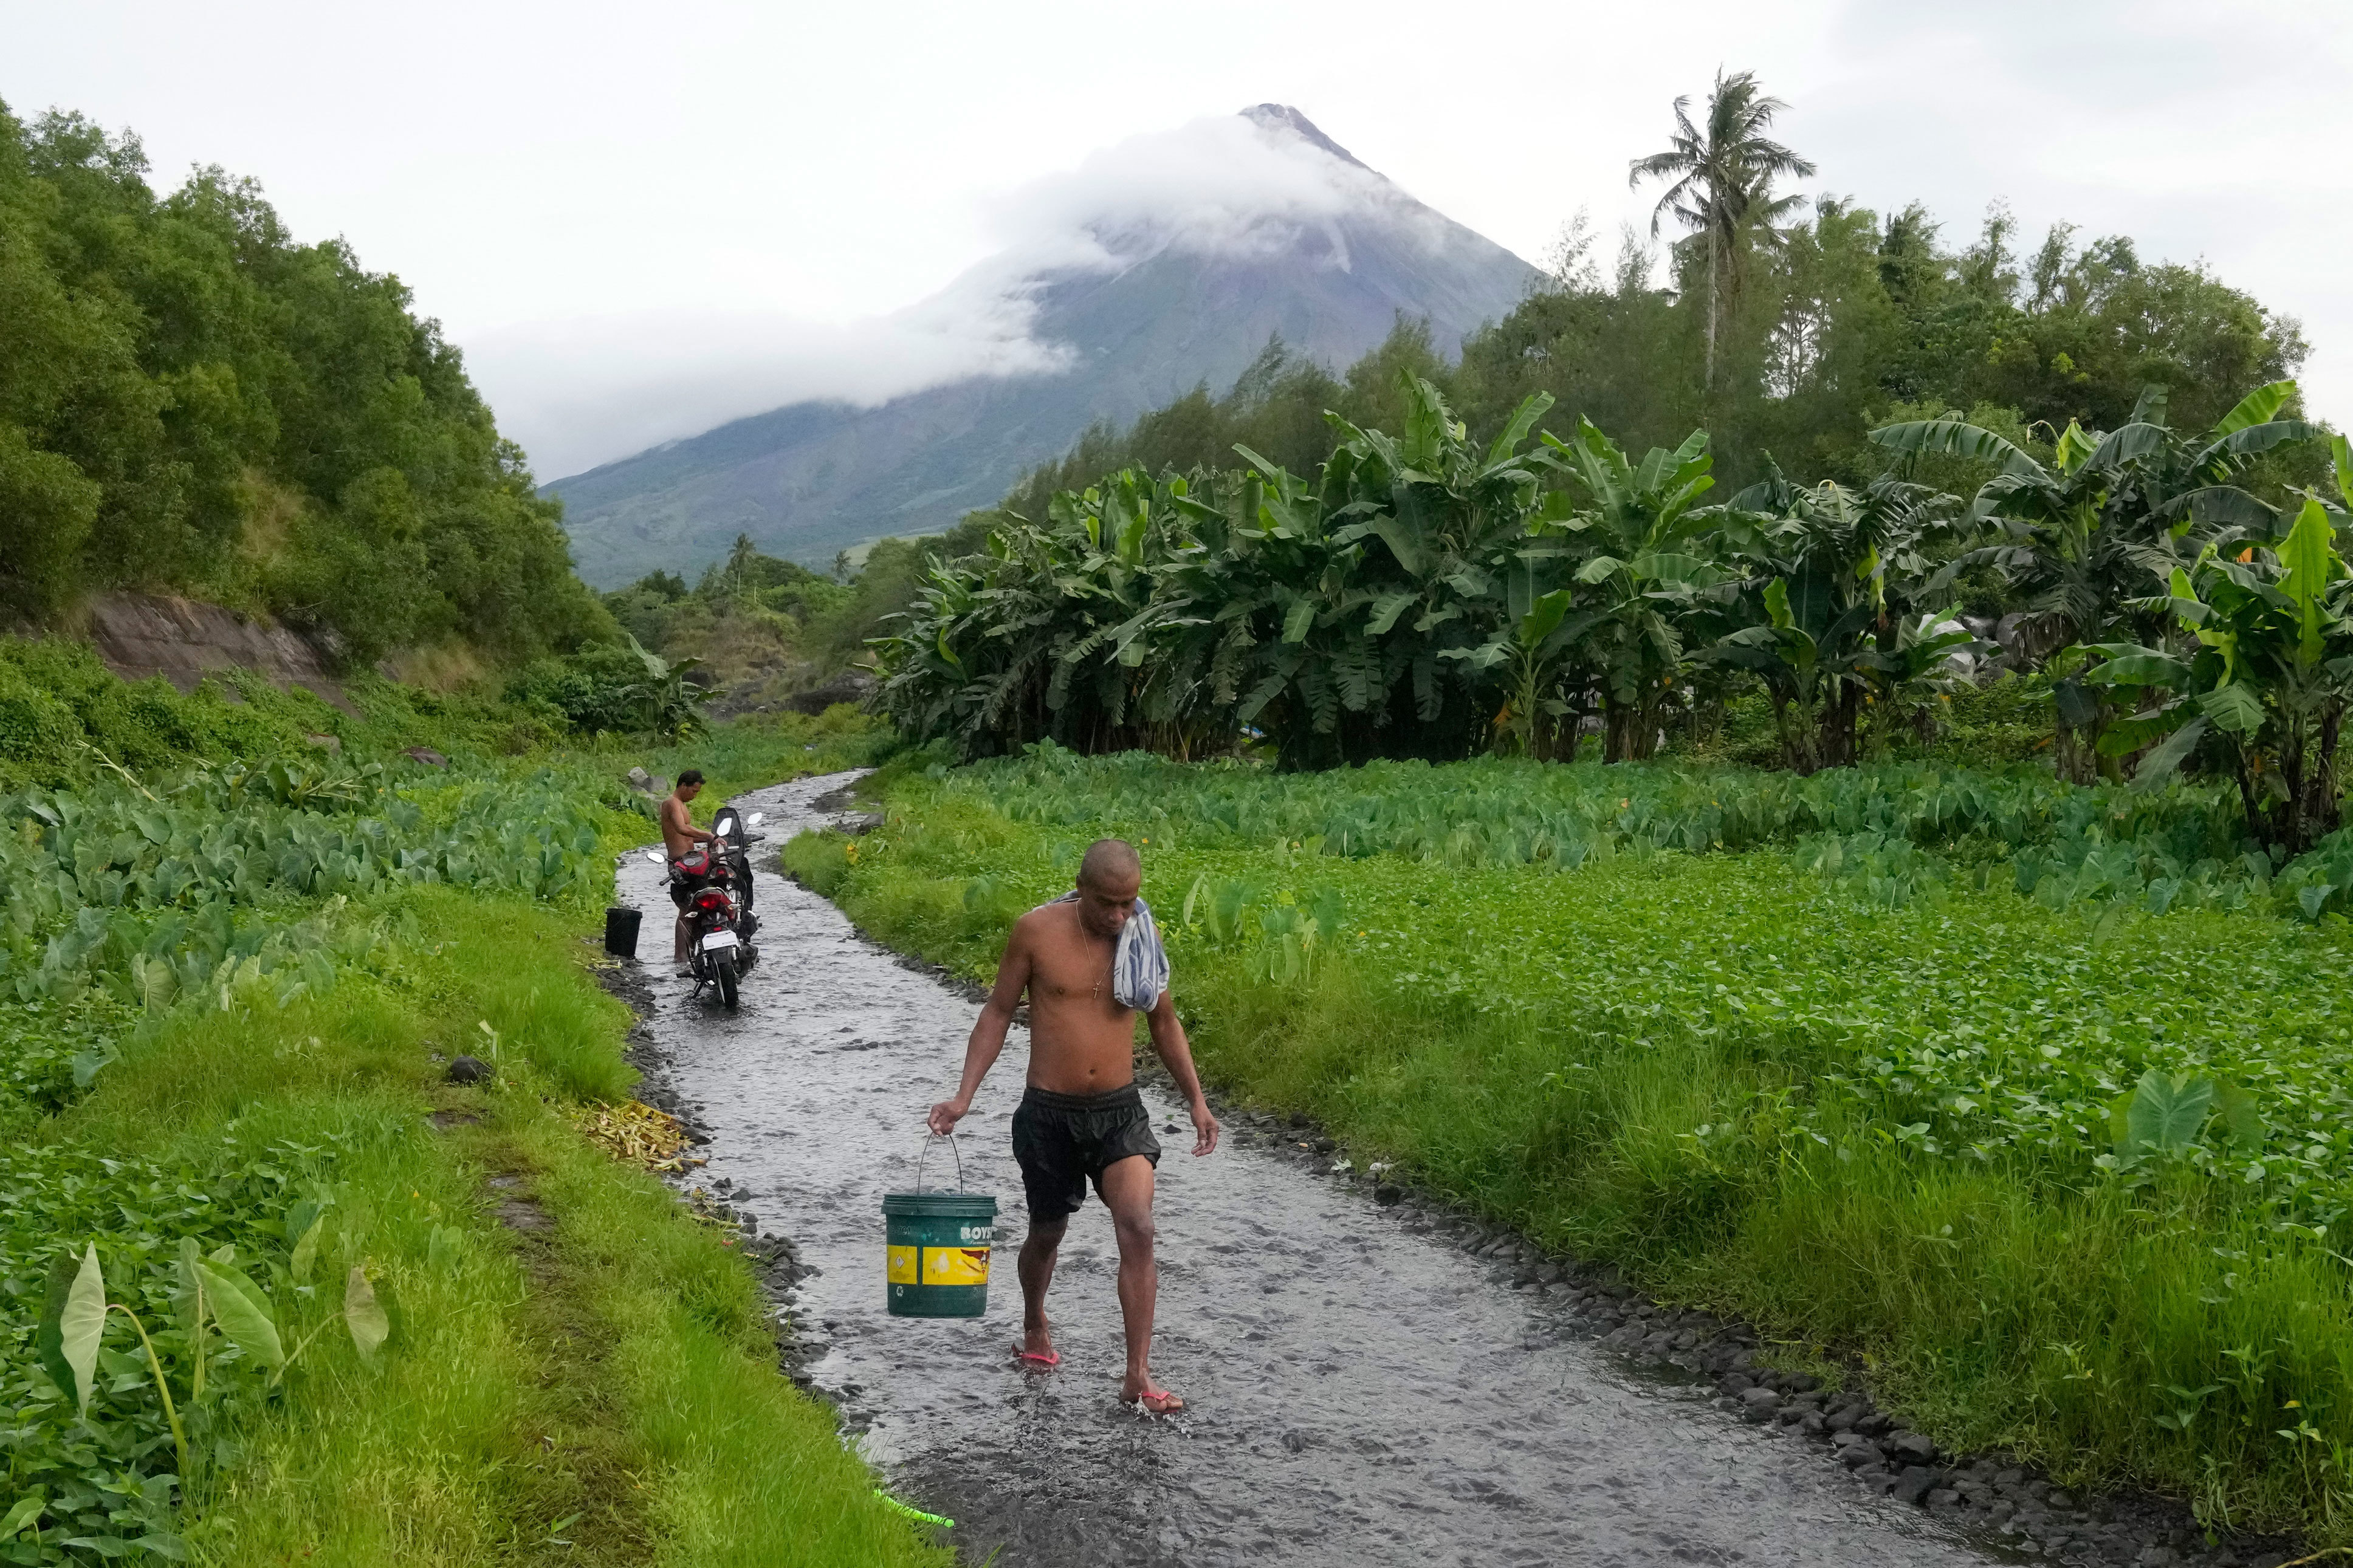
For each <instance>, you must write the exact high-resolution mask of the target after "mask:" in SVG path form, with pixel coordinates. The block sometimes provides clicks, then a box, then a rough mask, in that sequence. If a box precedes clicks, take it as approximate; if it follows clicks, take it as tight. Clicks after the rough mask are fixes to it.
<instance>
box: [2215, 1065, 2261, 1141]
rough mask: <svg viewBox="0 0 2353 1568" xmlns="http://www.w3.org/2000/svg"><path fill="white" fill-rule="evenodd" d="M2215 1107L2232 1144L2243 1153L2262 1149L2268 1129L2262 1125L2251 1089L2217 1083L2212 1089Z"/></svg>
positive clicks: (2229, 1083) (2243, 1086) (2233, 1084)
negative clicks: (2229, 1132)
mask: <svg viewBox="0 0 2353 1568" xmlns="http://www.w3.org/2000/svg"><path fill="white" fill-rule="evenodd" d="M2214 1104H2215V1108H2216V1109H2217V1110H2221V1113H2222V1125H2223V1126H2225V1127H2227V1128H2229V1129H2230V1130H2231V1142H2232V1143H2233V1144H2235V1145H2236V1146H2237V1147H2238V1148H2239V1149H2240V1151H2241V1152H2245V1153H2253V1152H2254V1151H2256V1150H2258V1149H2261V1148H2262V1147H2263V1139H2264V1137H2265V1136H2266V1135H2267V1134H2268V1133H2269V1132H2270V1131H2271V1129H2270V1128H2268V1127H2266V1126H2265V1125H2264V1124H2263V1111H2262V1110H2260V1109H2258V1108H2257V1106H2256V1104H2255V1096H2254V1091H2253V1090H2252V1089H2249V1088H2247V1086H2246V1085H2244V1084H2242V1083H2231V1082H2227V1081H2225V1082H2222V1083H2219V1084H2217V1085H2215V1086H2214Z"/></svg>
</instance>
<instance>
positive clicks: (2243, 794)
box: [2085, 437, 2353, 856]
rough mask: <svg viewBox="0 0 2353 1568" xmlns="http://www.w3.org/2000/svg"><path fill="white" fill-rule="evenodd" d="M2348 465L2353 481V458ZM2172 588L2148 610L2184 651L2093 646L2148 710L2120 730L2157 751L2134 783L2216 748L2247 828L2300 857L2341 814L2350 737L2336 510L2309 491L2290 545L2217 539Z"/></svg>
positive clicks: (2352, 646) (2348, 594) (2346, 578)
mask: <svg viewBox="0 0 2353 1568" xmlns="http://www.w3.org/2000/svg"><path fill="white" fill-rule="evenodd" d="M2339 442H2340V447H2341V443H2342V437H2339ZM2340 461H2341V463H2342V464H2343V466H2342V468H2340V471H2341V472H2344V473H2345V474H2346V477H2347V480H2348V483H2353V461H2346V460H2344V459H2340ZM2165 582H2166V589H2167V591H2166V592H2165V593H2164V594H2161V595H2154V596H2152V597H2149V598H2147V599H2146V600H2144V601H2142V602H2141V603H2142V605H2143V606H2144V607H2145V608H2146V609H2147V610H2148V611H2150V612H2151V613H2156V614H2163V615H2166V616H2169V617H2170V618H2171V619H2172V620H2173V621H2174V622H2175V623H2176V625H2178V626H2179V628H2180V630H2181V632H2182V633H2183V634H2186V635H2185V637H2184V638H2183V640H2182V641H2181V642H2180V643H2179V644H2177V645H2175V646H2170V647H2167V646H2158V647H2152V646H2149V645H2148V644H2146V643H2125V642H2117V643H2105V644H2100V645H2097V646H2095V647H2092V648H2091V649H2089V650H2088V651H2089V652H2091V653H2093V654H2096V655H2097V656H2098V662H2097V663H2096V664H2095V665H2094V666H2093V667H2092V668H2090V670H2089V671H2088V673H2087V674H2086V676H2085V679H2087V680H2088V681H2091V682H2094V683H2096V684H2098V685H2101V686H2105V687H2107V688H2109V689H2116V690H2123V691H2128V692H2131V693H2133V694H2134V695H2135V697H2136V698H2137V700H2138V702H2139V703H2141V704H2142V705H2143V706H2144V710H2143V711H2141V712H2138V713H2136V714H2135V715H2134V716H2133V717H2132V718H2130V719H2128V720H2126V721H2123V724H2122V726H2120V728H2121V730H2122V733H2123V735H2124V737H2125V739H2126V741H2127V742H2129V743H2131V744H2134V745H2136V746H2148V745H2153V746H2154V749H2153V750H2152V751H2150V752H2149V753H2148V755H2147V757H2146V758H2145V759H2144V760H2143V761H2142V763H2141V764H2140V767H2139V769H2138V770H2137V774H2136V777H2135V780H2134V783H2135V784H2136V785H2137V786H2138V787H2141V788H2148V787H2152V786H2154V785H2155V784H2158V783H2160V782H2162V781H2163V780H2164V779H2166V778H2168V777H2169V776H2170V775H2171V774H2172V773H2174V772H2175V770H2177V769H2178V768H2179V766H2180V765H2181V763H2183V762H2184V761H2186V760H2187V759H2188V758H2189V756H2190V755H2191V754H2192V753H2193V752H2196V751H2198V750H2199V749H2200V746H2201V745H2206V746H2211V747H2212V748H2213V749H2215V750H2216V751H2218V752H2220V753H2221V758H2222V760H2223V762H2224V763H2225V765H2226V766H2227V767H2228V768H2229V770H2230V771H2231V772H2232V774H2234V775H2235V777H2236V779H2237V782H2238V785H2239V795H2240V802H2241V806H2242V810H2243V811H2244V813H2245V818H2246V825H2247V830H2248V832H2249V833H2250V834H2252V835H2253V836H2254V837H2257V838H2258V839H2260V840H2261V841H2263V843H2265V844H2268V845H2273V846H2275V847H2278V848H2279V849H2281V850H2282V851H2284V853H2286V854H2288V855H2291V856H2293V855H2300V854H2302V853H2303V852H2304V851H2305V850H2306V849H2308V848H2310V847H2312V846H2313V844H2314V843H2315V842H2316V841H2317V840H2318V839H2319V838H2321V837H2325V836H2326V835H2327V834H2329V833H2331V832H2334V831H2335V830H2336V828H2337V826H2338V824H2339V822H2340V820H2341V819H2340V815H2339V808H2338V805H2337V751H2338V741H2339V736H2340V731H2341V730H2342V728H2343V724H2344V718H2345V711H2346V706H2347V702H2348V698H2353V574H2348V571H2347V568H2346V564H2345V562H2344V560H2343V558H2342V557H2341V556H2339V555H2338V553H2337V542H2336V528H2335V525H2334V521H2333V519H2332V517H2331V514H2330V511H2329V510H2328V509H2327V507H2325V506H2323V505H2322V503H2321V501H2320V500H2319V499H2318V498H2317V497H2316V496H2307V497H2306V499H2305V501H2304V504H2303V506H2302V507H2300V508H2299V509H2298V510H2297V511H2296V514H2295V521H2294V523H2292V524H2291V525H2289V527H2288V529H2287V531H2286V533H2285V534H2284V536H2283V537H2280V538H2278V539H2275V540H2273V541H2270V542H2266V543H2263V544H2259V545H2249V546H2247V547H2246V548H2244V549H2242V550H2240V551H2238V552H2236V553H2232V552H2230V551H2229V550H2227V549H2225V548H2222V547H2221V546H2218V545H2216V544H2214V543H2211V542H2210V543H2209V544H2208V545H2207V546H2206V548H2205V549H2204V550H2203V551H2202V552H2200V554H2199V556H2198V558H2197V560H2196V561H2195V562H2194V563H2192V564H2191V565H2190V566H2189V567H2188V568H2183V567H2179V566H2177V567H2173V568H2171V569H2170V571H2169V572H2168V574H2167V576H2166V579H2165ZM2150 704H2153V705H2150Z"/></svg>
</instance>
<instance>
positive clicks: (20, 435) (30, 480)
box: [0, 107, 610, 668]
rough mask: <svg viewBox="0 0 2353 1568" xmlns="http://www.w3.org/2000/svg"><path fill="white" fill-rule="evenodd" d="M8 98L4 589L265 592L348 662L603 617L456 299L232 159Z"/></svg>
mask: <svg viewBox="0 0 2353 1568" xmlns="http://www.w3.org/2000/svg"><path fill="white" fill-rule="evenodd" d="M146 174H147V165H146V159H145V156H144V154H143V153H142V152H141V150H140V146H139V143H138V142H137V140H136V139H135V138H134V137H132V136H131V135H130V134H128V133H123V134H121V135H114V136H110V135H108V134H106V133H105V132H103V131H102V130H100V128H99V127H97V126H95V125H92V124H91V123H90V122H89V121H86V120H84V119H82V118H80V117H79V116H76V115H65V114H55V113H52V114H47V115H45V116H43V117H42V118H41V119H39V120H38V121H35V122H34V123H33V124H31V125H30V126H27V125H26V124H25V123H24V122H22V121H18V120H16V119H15V118H14V117H12V116H10V115H9V114H8V113H7V111H6V110H5V107H0V519H5V527H0V609H5V610H6V611H10V612H14V613H15V614H16V615H17V616H26V617H31V618H40V619H47V618H51V617H54V616H58V615H60V614H62V613H64V612H66V611H68V610H69V609H70V608H71V607H72V606H73V605H74V604H75V603H76V602H77V601H78V600H79V598H80V597H81V596H82V595H86V594H87V593H89V592H90V591H92V590H96V589H104V588H110V587H126V588H148V589H161V590H168V591H177V592H185V593H188V594H191V595H196V596H199V597H204V598H207V599H212V600H216V601H218V602H221V603H225V604H229V605H238V606H243V607H248V608H252V609H257V610H263V611H268V612H270V613H272V614H275V615H277V616H280V617H281V618H283V619H285V620H287V621H288V622H290V623H291V624H294V625H296V626H302V627H304V628H305V629H308V630H311V631H312V632H314V633H316V634H318V635H320V636H321V637H322V639H323V640H325V641H327V642H328V643H329V644H330V645H331V646H332V647H336V648H337V649H339V650H340V652H341V654H342V656H343V658H344V659H345V660H346V661H347V662H348V663H349V664H351V665H352V666H353V667H355V668H364V667H366V666H367V665H369V664H372V663H373V662H374V661H375V660H376V659H377V658H380V657H382V656H383V655H384V654H385V653H387V652H389V651H391V650H394V649H396V648H404V647H417V646H421V645H430V644H434V643H437V642H440V641H443V640H448V639H461V640H463V641H466V642H468V643H470V644H472V645H474V646H476V647H480V648H482V649H484V650H486V651H488V652H489V653H490V654H491V655H492V656H493V657H495V658H509V659H511V658H525V657H530V656H532V655H535V654H538V653H542V652H544V651H546V650H549V649H551V648H565V647H572V646H573V645H575V644H576V643H578V642H580V641H581V640H583V639H584V638H590V637H597V636H609V635H610V634H609V625H610V623H609V621H608V620H607V618H606V616H605V615H604V613H603V612H602V610H601V609H600V608H599V607H598V605H597V604H596V599H595V595H592V594H591V593H590V592H589V591H588V590H587V588H586V586H585V585H583V584H581V583H580V582H579V581H578V580H577V579H576V578H575V577H574V575H573V574H572V568H571V563H570V560H569V557H568V555H567V553H566V549H565V541H564V536H563V533H562V531H561V530H560V529H559V528H558V527H557V524H556V509H555V507H554V505H553V504H552V503H550V502H546V501H543V500H539V499H538V498H537V496H536V495H535V494H534V492H533V484H532V479H531V476H530V475H529V474H528V473H527V472H526V471H525V470H524V468H523V463H522V454H521V452H520V451H519V450H518V449H517V448H516V447H513V446H512V444H511V443H508V442H506V441H503V440H501V438H500V437H499V434H498V431H497V429H496V427H495V426H494V425H493V424H492V422H491V413H490V410H489V409H488V408H487V407H485V406H484V405H483V404H482V401H481V399H480V397H479V396H478V395H476V393H475V391H474V389H473V387H472V386H471V384H469V382H468V381H467V379H466V375H465V371H464V368H463V366H462V364H461V363H460V361H459V354H458V352H457V351H456V350H455V349H453V348H451V347H450V346H449V345H448V343H446V342H443V341H442V339H441V335H440V331H439V328H438V324H437V323H435V322H432V321H420V320H418V319H417V317H416V316H415V315H414V314H412V313H411V311H410V309H409V296H408V292H407V290H406V289H405V288H403V287H402V285H401V284H400V282H399V281H398V279H394V278H391V277H388V276H385V275H383V274H377V273H370V272H368V271H365V270H364V268H362V267H361V266H360V264H359V261H358V259H357V258H355V257H353V255H352V253H351V251H350V249H349V247H346V246H345V245H343V242H341V241H340V240H337V241H328V242H323V243H320V244H314V245H301V244H298V243H296V241H295V240H294V239H293V238H292V237H291V236H290V235H289V234H288V233H287V232H286V230H285V227H284V226H283V225H282V224H281V223H280V220H279V217H278V216H277V214H276V213H275V212H274V211H272V210H271V208H270V206H269V204H268V203H267V202H265V201H264V200H263V199H262V197H261V194H260V191H259V187H258V186H256V185H255V184H253V183H252V182H251V181H249V180H241V179H237V178H233V177H231V176H230V175H228V174H225V173H223V172H222V171H220V170H219V169H217V168H212V169H205V170H200V171H198V172H197V173H196V174H195V175H194V176H192V177H191V178H190V180H189V181H188V182H187V184H185V185H184V186H182V187H181V188H180V189H179V190H177V191H175V192H173V193H171V194H170V195H164V196H160V197H159V196H158V195H156V194H155V193H154V191H153V189H151V187H150V186H149V185H148V184H147V180H146Z"/></svg>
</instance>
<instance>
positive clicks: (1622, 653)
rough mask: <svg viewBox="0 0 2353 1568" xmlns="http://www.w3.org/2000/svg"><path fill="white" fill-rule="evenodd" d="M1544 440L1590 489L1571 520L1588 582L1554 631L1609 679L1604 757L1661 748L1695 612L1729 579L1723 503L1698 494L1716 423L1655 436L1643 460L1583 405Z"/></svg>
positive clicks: (1581, 581) (1602, 681)
mask: <svg viewBox="0 0 2353 1568" xmlns="http://www.w3.org/2000/svg"><path fill="white" fill-rule="evenodd" d="M1544 442H1545V446H1546V448H1548V451H1547V453H1546V457H1547V459H1548V461H1549V462H1550V464H1551V466H1552V467H1553V468H1556V469H1557V470H1558V471H1560V472H1563V473H1565V474H1567V476H1568V477H1569V478H1570V479H1572V480H1573V481H1574V482H1576V483H1577V485H1578V486H1579V487H1580V488H1581V489H1582V490H1583V491H1584V495H1585V504H1584V505H1582V506H1580V507H1578V508H1577V510H1575V511H1574V512H1573V513H1572V514H1571V515H1570V516H1568V517H1567V519H1565V520H1564V521H1563V526H1562V532H1563V535H1564V537H1565V539H1566V541H1567V543H1568V544H1569V546H1570V548H1571V550H1572V551H1573V552H1574V555H1575V569H1574V572H1573V574H1572V581H1573V582H1574V584H1576V585H1577V587H1578V588H1579V589H1581V590H1583V592H1581V593H1579V594H1578V595H1577V604H1576V608H1575V610H1574V611H1573V613H1572V614H1570V615H1569V616H1567V619H1566V620H1565V621H1564V622H1563V624H1562V626H1561V627H1560V628H1559V630H1558V633H1557V635H1559V636H1560V637H1562V638H1563V639H1564V640H1565V641H1566V642H1568V643H1572V644H1575V645H1577V660H1578V662H1579V663H1581V664H1583V665H1584V666H1586V667H1587V668H1590V669H1591V670H1592V671H1593V672H1594V675H1595V676H1596V678H1597V679H1598V681H1599V685H1600V687H1601V693H1602V704H1603V710H1604V714H1605V718H1606V729H1605V731H1604V742H1603V745H1604V752H1603V755H1604V760H1606V761H1609V762H1613V763H1616V762H1639V761H1641V760H1643V759H1645V758H1648V757H1649V756H1651V754H1652V753H1653V752H1655V751H1656V750H1657V746H1658V736H1659V733H1660V725H1661V721H1662V717H1663V716H1664V715H1665V713H1666V711H1667V710H1668V709H1669V708H1670V707H1672V706H1673V705H1674V703H1675V701H1676V698H1675V693H1674V682H1675V679H1676V677H1677V676H1678V675H1679V674H1681V673H1682V672H1683V667H1684V664H1685V657H1686V656H1685V630H1686V627H1687V626H1688V624H1689V623H1690V622H1691V621H1692V619H1693V617H1694V615H1695V613H1696V611H1697V609H1698V608H1699V606H1700V605H1701V604H1702V602H1703V600H1704V598H1706V597H1707V596H1709V595H1712V594H1714V593H1715V590H1717V589H1719V588H1724V587H1726V586H1727V585H1728V584H1730V582H1731V574H1729V573H1728V572H1726V571H1725V569H1724V568H1723V566H1722V565H1721V564H1719V563H1718V562H1717V561H1716V560H1715V555H1716V553H1717V545H1718V541H1719V538H1720V536H1719V535H1718V534H1716V532H1715V523H1716V522H1717V521H1718V519H1717V515H1716V513H1715V511H1714V510H1702V509H1701V508H1700V507H1699V504H1698V503H1699V499H1700V497H1702V496H1704V495H1705V494H1706V493H1707V492H1708V490H1709V489H1713V488H1714V486H1715V479H1714V478H1712V477H1711V476H1710V473H1709V469H1710V468H1712V467H1713V466H1714V459H1713V458H1710V457H1709V456H1708V451H1707V445H1708V442H1707V433H1706V432H1705V431H1704V430H1695V431H1694V432H1692V434H1691V436H1690V437H1688V438H1687V439H1686V440H1685V441H1684V442H1683V445H1682V446H1681V447H1676V448H1675V449H1674V450H1673V451H1672V452H1670V451H1667V450H1666V449H1664V448H1663V447H1653V448H1651V451H1650V452H1649V453H1648V454H1647V455H1645V456H1644V458H1642V460H1641V462H1640V463H1639V464H1637V463H1632V462H1630V461H1628V459H1627V458H1626V455H1625V453H1624V452H1622V451H1620V449H1619V447H1618V445H1617V444H1616V443H1615V442H1613V441H1611V440H1610V439H1609V437H1607V436H1604V435H1603V434H1602V433H1601V432H1600V431H1599V429H1596V428H1595V427H1594V426H1593V424H1592V422H1591V421H1589V420H1588V419H1586V418H1584V417H1583V416H1579V417H1578V419H1577V430H1576V432H1575V434H1574V435H1573V436H1572V437H1570V439H1568V440H1567V441H1563V440H1561V439H1560V438H1559V437H1556V436H1553V435H1550V434H1546V436H1545V437H1544ZM1716 596H1718V597H1720V596H1721V595H1716Z"/></svg>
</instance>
